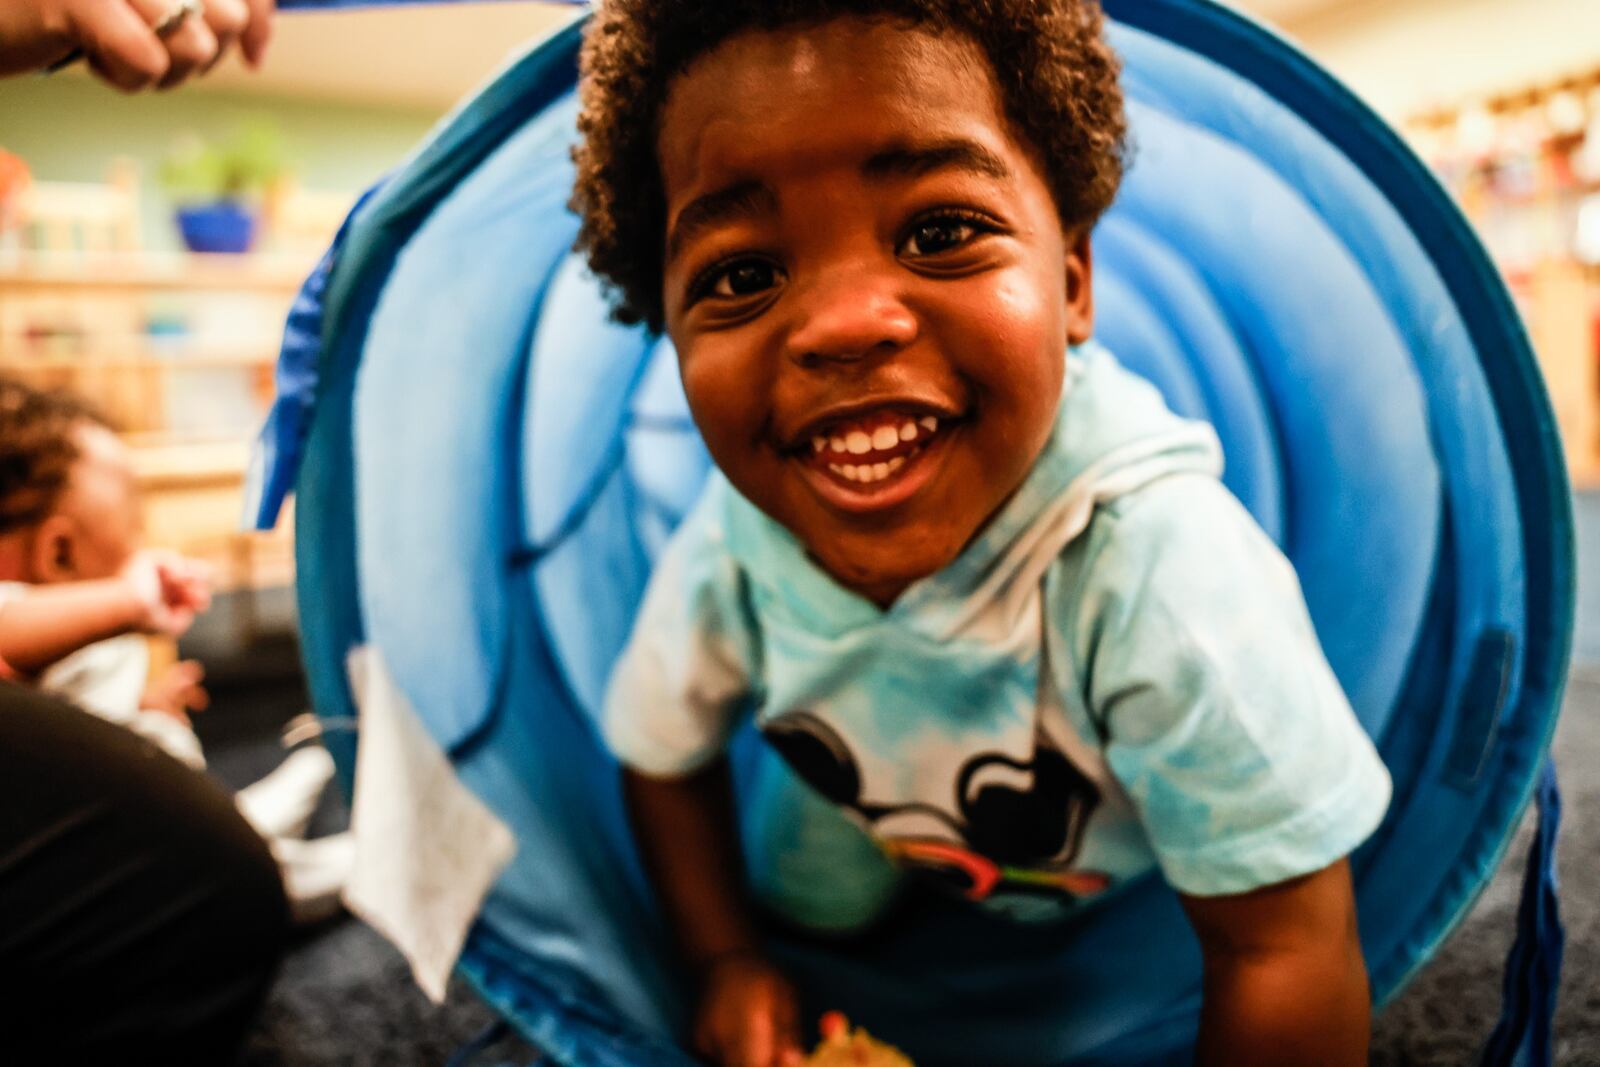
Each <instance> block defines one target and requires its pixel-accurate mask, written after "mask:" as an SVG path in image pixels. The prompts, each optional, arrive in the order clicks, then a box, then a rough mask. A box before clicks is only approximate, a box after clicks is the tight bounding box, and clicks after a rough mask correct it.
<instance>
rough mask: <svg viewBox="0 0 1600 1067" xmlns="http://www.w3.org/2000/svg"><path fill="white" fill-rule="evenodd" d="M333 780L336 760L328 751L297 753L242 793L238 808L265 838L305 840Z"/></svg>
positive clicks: (235, 802)
mask: <svg viewBox="0 0 1600 1067" xmlns="http://www.w3.org/2000/svg"><path fill="white" fill-rule="evenodd" d="M332 777H333V757H332V756H330V755H328V750H327V749H325V748H318V747H315V746H313V747H309V748H300V749H296V750H295V751H293V752H291V753H289V758H288V759H286V760H284V761H283V762H282V763H280V764H278V766H277V768H276V769H275V770H273V771H272V772H271V773H269V774H268V775H267V776H266V777H265V778H262V779H261V780H260V781H259V782H255V783H253V784H251V785H247V786H245V787H244V788H243V789H241V790H239V792H238V794H237V795H235V796H234V798H233V800H234V804H235V805H236V806H237V807H238V809H239V814H241V815H243V816H244V817H245V821H246V822H248V823H249V824H250V825H251V826H254V827H255V828H256V833H258V834H260V835H261V836H262V837H265V838H268V839H272V838H279V837H303V836H305V832H306V823H308V822H310V821H311V813H312V812H313V811H315V810H316V808H317V800H318V799H319V798H320V797H321V796H322V790H323V787H324V786H326V785H327V784H328V780H329V779H330V778H332Z"/></svg>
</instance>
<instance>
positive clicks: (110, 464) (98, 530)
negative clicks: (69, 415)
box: [44, 423, 144, 581]
mask: <svg viewBox="0 0 1600 1067" xmlns="http://www.w3.org/2000/svg"><path fill="white" fill-rule="evenodd" d="M75 436H76V438H77V440H76V442H75V443H76V444H77V447H78V459H77V461H76V462H75V463H73V465H72V469H71V472H70V473H69V474H68V476H67V484H66V486H65V488H64V489H63V490H62V493H61V497H60V499H59V500H58V501H57V502H56V510H55V516H54V518H55V519H56V521H57V523H58V524H59V525H58V528H59V529H60V530H61V531H62V532H63V535H64V536H68V537H70V538H71V545H70V551H69V552H67V553H66V558H65V560H52V561H48V562H47V564H46V566H47V569H49V568H51V567H54V568H55V569H51V570H50V573H49V574H47V575H45V576H44V578H45V579H46V580H49V581H82V580H88V579H96V578H109V577H111V576H113V575H115V574H116V573H117V572H118V571H120V570H121V569H122V568H123V566H124V565H126V564H127V562H128V559H129V557H130V556H132V555H133V553H134V552H135V551H137V550H138V548H139V542H140V539H141V537H142V534H143V526H144V518H143V512H142V509H141V508H140V506H139V490H138V484H137V481H136V479H135V476H134V470H133V461H132V459H131V457H130V456H129V455H128V449H127V446H126V445H124V444H123V443H122V442H121V441H120V440H118V439H117V436H116V435H115V434H113V433H112V432H111V431H110V430H107V429H105V428H104V427H101V426H96V425H92V424H87V423H86V424H84V425H82V426H80V427H78V429H77V430H76V432H75Z"/></svg>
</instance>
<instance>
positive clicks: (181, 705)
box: [139, 659, 211, 725]
mask: <svg viewBox="0 0 1600 1067" xmlns="http://www.w3.org/2000/svg"><path fill="white" fill-rule="evenodd" d="M205 676H206V671H205V668H204V667H202V666H200V664H199V663H197V662H195V661H194V660H192V659H186V660H182V661H180V662H178V663H174V664H173V665H172V666H171V667H168V668H167V669H166V670H165V671H164V672H163V673H162V674H161V676H160V677H159V678H156V679H153V680H152V681H151V682H150V684H149V685H148V686H146V687H145V690H144V699H143V700H141V701H140V703H139V706H140V707H142V708H143V709H144V710H146V711H159V712H160V713H161V714H163V715H170V716H172V717H173V718H174V719H177V720H178V721H179V722H181V723H184V724H185V725H187V724H188V722H189V712H191V711H204V710H206V708H208V707H210V706H211V694H209V693H207V692H206V689H205V686H203V685H201V684H200V683H201V682H202V681H204V680H205Z"/></svg>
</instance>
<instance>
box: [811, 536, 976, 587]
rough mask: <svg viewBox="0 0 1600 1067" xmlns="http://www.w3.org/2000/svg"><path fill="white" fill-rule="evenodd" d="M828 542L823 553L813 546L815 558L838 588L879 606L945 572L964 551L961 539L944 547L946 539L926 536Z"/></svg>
mask: <svg viewBox="0 0 1600 1067" xmlns="http://www.w3.org/2000/svg"><path fill="white" fill-rule="evenodd" d="M827 540H828V541H829V544H828V545H827V547H826V548H825V549H823V550H822V551H818V550H817V546H812V549H811V555H812V557H813V558H814V559H816V560H817V561H818V562H819V563H821V564H822V567H823V569H824V570H826V571H827V572H828V573H829V574H831V575H832V576H833V577H834V579H835V580H836V581H838V582H839V584H841V585H843V586H845V587H847V588H849V589H853V590H855V591H856V592H858V593H860V594H862V595H863V596H865V597H867V598H868V599H869V600H875V601H878V602H880V603H886V602H888V601H890V600H893V599H894V598H895V597H897V596H898V595H899V594H900V593H901V592H903V591H904V590H905V589H906V587H908V586H910V585H912V584H914V583H916V582H918V581H921V580H922V579H923V578H926V577H928V576H929V575H930V574H934V573H936V572H937V571H939V570H942V569H943V568H944V567H945V566H946V565H947V564H949V563H950V561H951V560H953V559H954V558H955V557H956V556H957V555H958V554H959V553H960V551H961V542H960V540H958V539H957V540H955V541H954V546H953V547H950V546H947V545H944V544H942V543H941V542H942V541H944V540H945V539H944V538H938V539H937V540H930V539H929V538H927V537H924V536H907V535H898V536H897V535H895V534H877V535H865V536H863V535H859V534H855V535H843V536H838V537H833V538H828V539H827Z"/></svg>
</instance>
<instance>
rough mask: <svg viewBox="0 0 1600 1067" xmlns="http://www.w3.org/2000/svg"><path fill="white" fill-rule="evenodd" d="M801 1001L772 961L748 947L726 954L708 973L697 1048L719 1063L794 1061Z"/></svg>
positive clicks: (786, 1065)
mask: <svg viewBox="0 0 1600 1067" xmlns="http://www.w3.org/2000/svg"><path fill="white" fill-rule="evenodd" d="M799 1018H800V1013H799V1005H798V1001H797V999H796V997H795V992H794V987H793V986H791V985H790V984H789V980H788V979H787V978H785V977H784V976H783V975H782V974H781V973H780V972H779V971H778V969H777V968H776V967H774V966H772V964H770V963H768V962H767V961H766V960H764V959H762V958H761V957H760V956H757V955H754V954H750V953H740V954H738V955H732V956H725V957H723V958H722V959H720V960H718V961H717V962H716V963H714V964H712V966H711V969H710V971H708V972H707V974H706V980H705V986H704V992H702V994H701V996H700V1008H699V1012H698V1015H697V1018H696V1019H695V1027H694V1042H695V1048H696V1049H697V1050H698V1051H699V1052H700V1053H701V1054H702V1055H704V1056H706V1057H708V1058H709V1059H710V1060H711V1062H713V1063H715V1064H719V1065H720V1067H798V1065H799V1064H800V1063H801V1062H802V1059H803V1054H802V1053H801V1051H800V1025H799Z"/></svg>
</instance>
